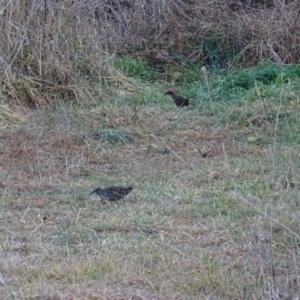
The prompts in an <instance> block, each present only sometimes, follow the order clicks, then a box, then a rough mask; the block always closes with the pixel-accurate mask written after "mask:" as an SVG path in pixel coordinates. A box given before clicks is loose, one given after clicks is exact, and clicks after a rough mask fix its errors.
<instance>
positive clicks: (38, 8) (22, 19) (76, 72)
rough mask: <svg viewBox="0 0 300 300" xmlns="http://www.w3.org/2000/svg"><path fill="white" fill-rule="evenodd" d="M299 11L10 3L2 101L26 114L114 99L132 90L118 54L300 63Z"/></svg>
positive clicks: (287, 6)
mask: <svg viewBox="0 0 300 300" xmlns="http://www.w3.org/2000/svg"><path fill="white" fill-rule="evenodd" d="M299 11H300V10H299V1H298V0H297V1H288V2H285V1H267V2H263V1H256V2H254V1H253V2H251V3H250V2H249V3H248V2H244V1H241V2H226V3H225V2H224V1H221V0H220V1H219V0H218V1H213V2H212V1H210V0H209V1H201V3H200V2H199V1H174V0H168V1H165V0H164V1H161V0H152V1H148V0H147V1H146V0H140V1H126V0H124V1H114V0H111V1H100V2H99V1H94V0H87V1H51V0H34V1H18V2H16V1H2V2H1V3H0V16H1V18H0V27H1V32H2V37H1V41H2V42H1V45H0V57H1V61H0V64H1V68H0V82H1V92H0V103H2V104H9V105H10V106H11V107H13V108H14V110H16V107H24V106H25V107H28V106H29V107H45V106H48V105H49V103H52V102H53V101H58V100H59V101H74V100H76V101H80V102H89V103H96V102H97V101H98V100H99V99H101V100H105V99H106V98H107V97H108V94H109V91H107V86H108V85H114V84H115V83H116V84H120V82H121V83H122V84H124V83H125V84H127V80H126V79H124V77H123V76H122V75H121V74H119V73H118V72H116V70H114V68H113V67H112V61H113V59H114V58H115V56H116V55H118V56H119V55H132V56H135V57H138V58H141V59H147V60H150V61H151V62H154V63H165V62H170V61H173V58H172V57H173V56H172V55H174V54H184V55H185V56H186V57H187V59H188V60H190V61H197V62H201V63H207V64H210V63H213V60H210V59H209V57H214V58H215V59H216V61H226V62H227V63H228V64H229V66H230V65H231V64H232V63H234V62H235V61H238V62H241V63H243V64H245V65H253V64H254V63H256V62H257V61H261V60H269V61H274V62H277V63H280V64H287V63H295V62H297V61H299V58H300V51H299V45H300V35H299V32H300V30H299V22H298V18H299ZM224 53H226V55H225V56H224ZM219 56H220V57H219ZM208 67H210V66H209V65H208ZM103 84H105V85H103ZM104 86H105V87H104Z"/></svg>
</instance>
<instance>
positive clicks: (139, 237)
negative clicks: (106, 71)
mask: <svg viewBox="0 0 300 300" xmlns="http://www.w3.org/2000/svg"><path fill="white" fill-rule="evenodd" d="M121 66H124V63H121ZM122 71H123V73H125V74H126V75H127V76H130V75H133V74H132V72H133V73H134V70H132V69H129V70H127V71H126V70H124V69H123V70H122ZM147 72H148V73H147ZM147 72H143V69H142V72H140V73H143V76H144V75H145V74H146V75H147V74H148V75H149V78H147V76H145V77H146V78H143V80H144V81H143V80H142V79H140V76H139V75H140V73H138V74H136V78H135V79H130V80H131V81H130V82H131V84H132V85H133V86H135V89H134V90H133V91H128V90H124V89H123V90H122V89H118V90H114V91H113V92H111V95H110V96H109V97H108V98H105V99H99V101H98V102H97V103H90V104H87V103H85V104H84V105H83V104H82V105H80V104H72V103H69V104H61V105H53V107H50V108H48V109H46V110H41V111H39V110H35V111H31V112H30V113H29V114H28V115H26V120H25V121H24V122H22V123H20V124H18V125H9V126H6V127H5V128H3V129H2V131H1V137H0V138H1V143H0V153H1V165H0V166H1V175H0V185H1V192H0V193H1V194H0V220H1V223H0V230H1V235H0V246H1V248H0V250H1V261H0V266H1V267H0V293H1V295H2V296H1V297H2V299H49V300H50V299H51V300H54V299H131V300H134V299H135V300H137V299H141V300H145V299H297V296H298V295H299V293H300V283H299V274H298V271H299V263H300V255H299V250H300V249H299V248H300V244H299V243H300V226H299V205H300V197H299V196H300V193H299V181H300V174H299V167H300V152H299V150H300V147H299V142H300V127H299V120H300V98H299V91H300V80H299V79H297V78H296V77H295V76H294V77H293V76H291V78H289V76H288V75H284V74H285V73H281V75H280V76H279V77H278V76H277V77H276V76H275V77H274V78H273V77H272V78H271V79H270V76H267V77H265V76H264V74H263V75H262V74H261V73H259V72H260V70H259V69H258V70H256V72H255V74H256V75H257V74H258V75H257V76H256V77H255V76H254V79H253V81H252V82H251V80H250V81H249V78H250V77H251V78H253V74H252V73H251V72H252V71H249V72H248V73H247V72H244V73H243V71H237V72H236V73H232V74H231V75H228V76H222V75H217V74H215V75H211V78H210V82H209V85H208V86H206V85H205V84H204V83H203V82H202V79H201V76H200V73H199V74H198V75H199V78H197V74H193V76H187V75H186V74H184V73H183V74H181V73H180V72H170V74H171V75H170V77H168V81H167V82H168V85H169V86H168V87H170V86H171V87H172V86H173V87H174V86H175V85H176V87H177V91H178V92H180V93H181V94H183V95H185V96H187V97H189V98H190V101H191V105H190V106H189V107H187V108H183V109H178V108H176V107H175V105H174V103H173V102H172V100H171V99H170V98H168V97H164V96H163V91H164V89H165V88H166V85H165V84H162V82H164V81H162V80H161V79H160V80H158V79H155V80H152V81H150V80H151V78H153V76H154V75H153V74H151V73H150V71H147ZM267 73H268V74H270V72H267ZM287 74H290V73H289V72H288V71H287ZM247 76H248V77H247ZM128 78H129V77H128ZM190 78H191V79H190ZM245 78H246V79H245ZM247 78H248V79H247ZM261 78H269V79H268V80H269V81H268V80H267V81H266V82H265V81H263V80H261ZM189 79H190V80H189ZM241 79H242V81H241ZM147 80H149V81H147ZM243 80H244V81H243ZM245 82H246V83H247V82H250V83H251V84H249V86H245V85H243V84H244V83H245ZM108 185H124V186H130V185H132V186H134V190H133V191H132V192H131V193H130V194H129V195H128V196H127V198H126V201H125V203H124V202H122V201H121V202H120V203H118V204H114V203H105V202H101V201H99V199H98V198H97V197H96V196H89V193H90V192H91V191H92V190H93V189H95V188H96V187H105V186H108Z"/></svg>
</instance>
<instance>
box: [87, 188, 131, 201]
mask: <svg viewBox="0 0 300 300" xmlns="http://www.w3.org/2000/svg"><path fill="white" fill-rule="evenodd" d="M132 189H133V187H131V186H130V187H123V186H109V187H107V188H104V189H100V188H98V189H95V190H94V191H92V192H91V193H90V195H92V194H94V193H96V194H97V195H98V196H99V197H100V198H102V199H105V200H108V201H117V200H120V199H122V198H123V200H124V197H125V196H127V195H128V194H129V193H130V192H131V191H132Z"/></svg>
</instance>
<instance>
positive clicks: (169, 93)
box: [164, 90, 175, 95]
mask: <svg viewBox="0 0 300 300" xmlns="http://www.w3.org/2000/svg"><path fill="white" fill-rule="evenodd" d="M174 94H175V93H174V92H173V91H172V90H167V91H166V92H165V93H164V95H174Z"/></svg>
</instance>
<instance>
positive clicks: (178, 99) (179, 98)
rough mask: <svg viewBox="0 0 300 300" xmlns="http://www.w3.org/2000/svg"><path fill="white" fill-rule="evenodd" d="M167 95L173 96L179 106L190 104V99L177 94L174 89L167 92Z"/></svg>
mask: <svg viewBox="0 0 300 300" xmlns="http://www.w3.org/2000/svg"><path fill="white" fill-rule="evenodd" d="M165 95H169V96H171V97H172V98H173V100H174V102H175V104H176V106H177V107H183V106H188V105H189V99H187V98H184V97H182V96H179V95H176V94H175V93H174V92H173V91H172V90H169V91H167V92H165Z"/></svg>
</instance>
